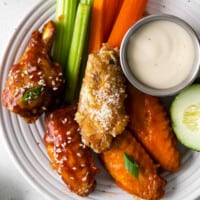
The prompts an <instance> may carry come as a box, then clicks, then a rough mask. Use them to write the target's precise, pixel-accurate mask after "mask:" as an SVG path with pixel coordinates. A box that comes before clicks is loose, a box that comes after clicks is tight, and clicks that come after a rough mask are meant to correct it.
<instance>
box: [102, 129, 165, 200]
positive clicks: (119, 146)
mask: <svg viewBox="0 0 200 200" xmlns="http://www.w3.org/2000/svg"><path fill="white" fill-rule="evenodd" d="M124 153H126V154H128V155H129V156H130V157H131V158H132V159H133V160H134V161H136V162H137V164H138V165H139V177H138V179H137V178H136V177H135V176H133V175H132V174H131V173H130V172H128V170H127V169H126V168H125V163H124ZM100 158H101V160H102V162H103V164H104V166H105V168H106V169H107V171H108V172H109V174H110V175H111V176H112V177H113V179H114V180H115V182H116V184H117V185H119V187H121V188H122V189H124V190H125V191H127V192H129V193H130V194H133V195H137V196H139V197H141V198H144V199H149V200H156V199H160V198H161V197H162V196H163V195H164V186H165V184H166V182H165V180H163V179H162V178H161V177H160V176H159V175H158V174H157V166H156V165H155V164H154V163H153V161H152V159H151V158H150V156H149V155H148V154H147V153H146V152H145V150H144V148H143V147H142V146H141V145H140V143H138V142H137V141H136V139H135V138H134V136H133V134H132V133H131V132H130V131H127V130H126V131H124V132H123V133H122V134H121V135H119V136H117V137H116V138H115V139H114V140H113V142H112V145H111V147H110V149H109V150H108V151H105V152H103V153H102V154H101V155H100Z"/></svg>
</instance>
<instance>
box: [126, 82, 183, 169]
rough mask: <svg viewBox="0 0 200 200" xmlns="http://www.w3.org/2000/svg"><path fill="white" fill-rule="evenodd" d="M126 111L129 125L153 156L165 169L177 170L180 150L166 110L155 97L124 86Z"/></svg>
mask: <svg viewBox="0 0 200 200" xmlns="http://www.w3.org/2000/svg"><path fill="white" fill-rule="evenodd" d="M127 93H128V98H127V103H126V106H127V112H128V113H129V114H130V123H129V125H128V126H129V127H130V128H131V129H132V130H133V131H134V134H135V136H136V137H137V138H138V140H139V141H140V142H141V143H142V144H143V145H144V147H145V148H146V149H147V150H148V152H149V153H150V154H151V155H152V157H153V158H154V159H155V160H156V161H157V162H158V163H159V164H160V166H161V167H162V168H163V169H165V170H167V171H171V172H174V171H177V170H178V169H179V167H180V154H179V151H178V149H177V147H176V139H175V136H174V134H173V132H172V129H171V126H170V121H169V118H168V116H167V113H166V111H165V109H164V106H163V105H162V103H161V101H160V100H159V98H158V97H153V96H150V95H147V94H144V93H142V92H140V91H139V90H137V89H136V88H134V87H132V86H131V85H129V86H128V87H127Z"/></svg>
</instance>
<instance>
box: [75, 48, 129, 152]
mask: <svg viewBox="0 0 200 200" xmlns="http://www.w3.org/2000/svg"><path fill="white" fill-rule="evenodd" d="M125 97H126V93H125V85H124V79H123V75H122V71H121V68H120V66H119V57H118V51H117V50H116V49H113V48H111V47H109V46H108V45H103V47H102V48H101V49H100V51H99V52H97V53H94V54H90V55H89V58H88V62H87V67H86V72H85V76H84V79H83V83H82V87H81V92H80V98H79V103H78V111H77V113H76V118H75V119H76V121H77V122H78V124H79V126H80V128H81V135H82V139H83V142H84V143H85V144H86V145H87V146H90V147H91V148H92V149H93V150H94V151H95V152H97V153H99V152H102V151H104V150H106V149H107V148H109V146H110V144H111V142H112V138H113V137H115V136H117V135H118V134H121V133H122V131H123V130H124V128H125V127H126V125H127V122H128V116H127V115H126V113H125V107H124V100H125Z"/></svg>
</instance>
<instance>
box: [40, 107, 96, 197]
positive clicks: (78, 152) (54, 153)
mask: <svg viewBox="0 0 200 200" xmlns="http://www.w3.org/2000/svg"><path fill="white" fill-rule="evenodd" d="M75 111H76V109H75V108H74V107H65V108H60V109H56V110H54V111H53V112H51V113H49V114H47V116H46V129H47V132H46V134H45V136H44V142H45V145H46V148H47V152H48V155H49V157H50V159H51V162H52V166H53V168H54V169H55V170H57V172H58V174H59V175H60V176H61V178H62V179H63V181H64V182H65V183H66V184H67V185H68V187H69V189H70V190H71V191H72V192H75V193H77V194H78V195H80V196H87V195H88V194H89V193H90V192H91V191H92V190H93V189H94V187H95V174H96V173H97V172H98V169H97V168H96V167H95V165H94V161H93V158H92V154H91V152H90V149H89V148H87V147H86V146H85V145H84V144H82V143H81V136H80V134H79V126H78V124H77V123H76V121H75V120H74V114H75Z"/></svg>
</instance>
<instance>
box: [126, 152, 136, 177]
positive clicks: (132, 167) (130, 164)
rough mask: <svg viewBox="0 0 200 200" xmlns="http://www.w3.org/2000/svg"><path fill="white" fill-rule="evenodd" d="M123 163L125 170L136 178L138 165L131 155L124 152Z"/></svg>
mask: <svg viewBox="0 0 200 200" xmlns="http://www.w3.org/2000/svg"><path fill="white" fill-rule="evenodd" d="M124 164H125V168H126V170H127V171H128V172H129V173H131V174H132V175H133V176H135V178H137V179H138V177H139V165H138V163H137V162H136V161H134V160H133V159H132V157H131V156H129V155H128V154H126V153H124Z"/></svg>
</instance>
